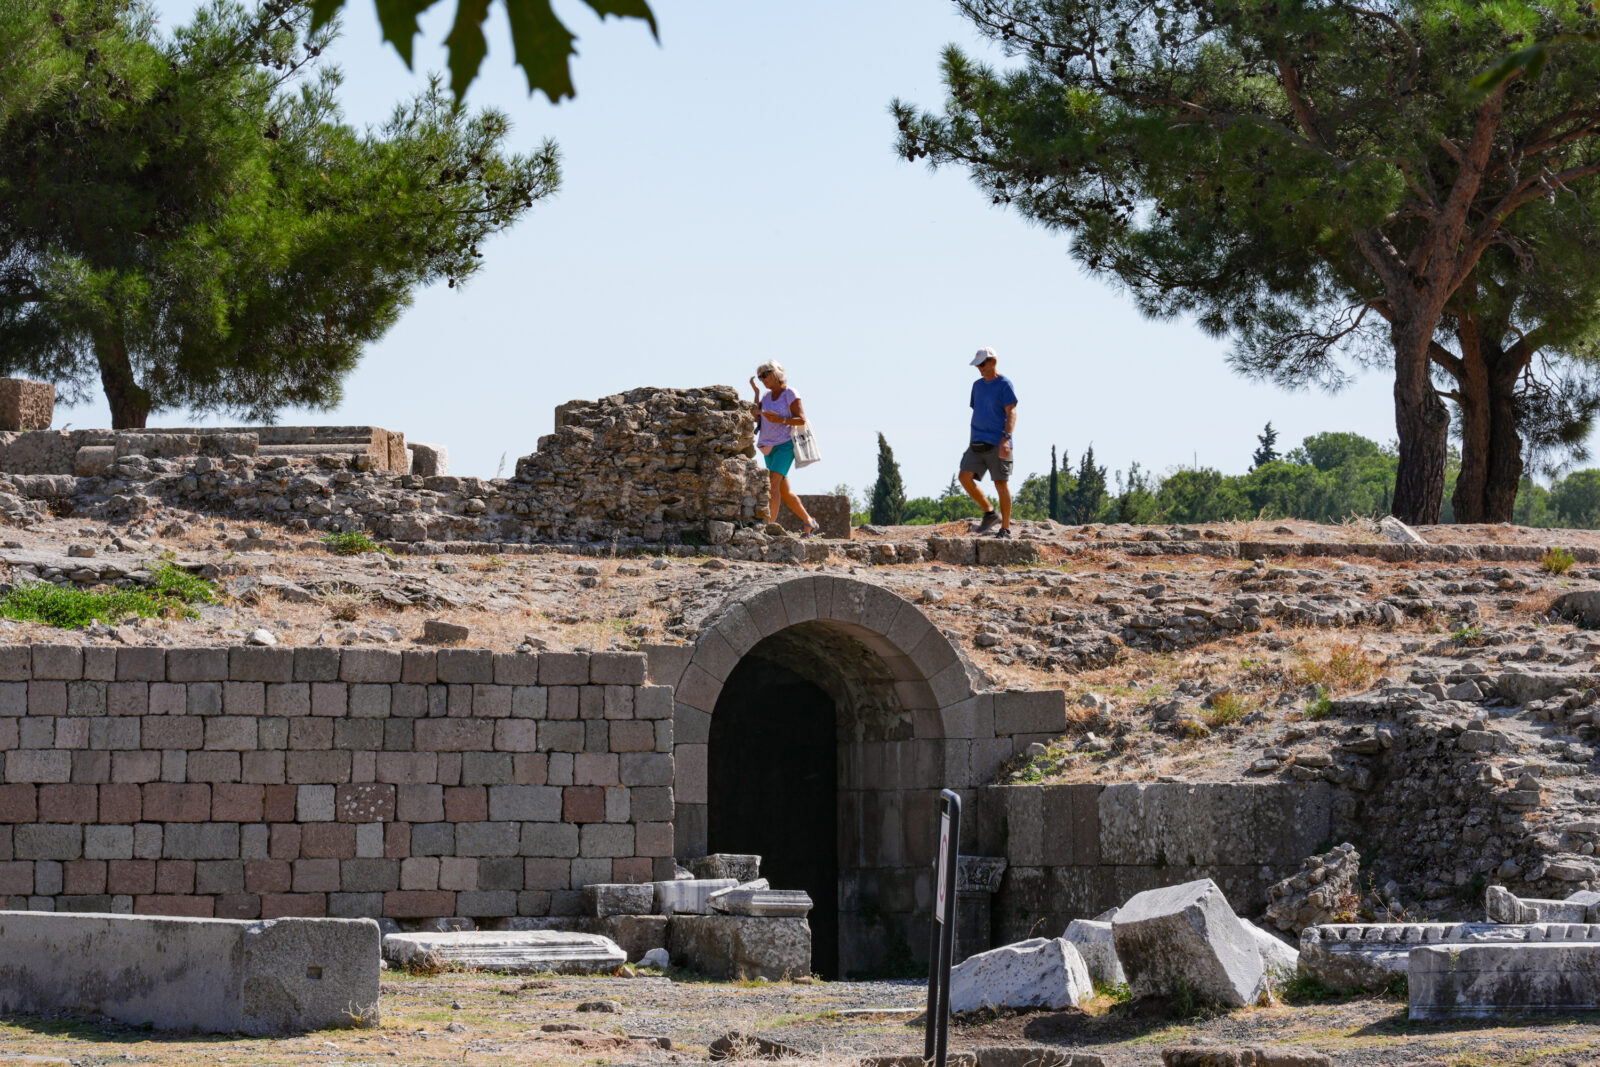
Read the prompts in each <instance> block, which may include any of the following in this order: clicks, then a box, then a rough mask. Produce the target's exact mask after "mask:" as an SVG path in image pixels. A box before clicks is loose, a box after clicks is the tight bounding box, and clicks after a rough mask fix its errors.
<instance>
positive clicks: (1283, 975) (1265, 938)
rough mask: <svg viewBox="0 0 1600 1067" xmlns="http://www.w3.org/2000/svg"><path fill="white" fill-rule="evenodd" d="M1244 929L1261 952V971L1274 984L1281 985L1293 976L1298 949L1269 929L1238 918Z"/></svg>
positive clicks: (1295, 970)
mask: <svg viewBox="0 0 1600 1067" xmlns="http://www.w3.org/2000/svg"><path fill="white" fill-rule="evenodd" d="M1239 921H1240V922H1242V923H1244V928H1245V930H1246V931H1247V932H1248V933H1249V934H1250V936H1251V937H1253V938H1254V939H1255V942H1256V948H1257V949H1259V950H1260V952H1261V971H1262V975H1263V976H1264V978H1265V979H1266V980H1267V981H1268V982H1270V983H1272V984H1273V985H1274V986H1281V985H1282V984H1283V983H1284V982H1287V981H1288V980H1289V979H1291V978H1293V977H1294V976H1295V973H1296V972H1297V971H1298V969H1299V963H1300V953H1299V951H1298V950H1297V949H1296V948H1295V947H1294V946H1293V945H1291V944H1289V943H1288V942H1287V941H1285V940H1283V938H1281V937H1279V936H1278V935H1277V934H1275V933H1273V932H1272V931H1271V930H1267V929H1264V928H1262V927H1260V926H1257V925H1256V924H1255V923H1253V922H1251V921H1250V920H1248V919H1240V920H1239Z"/></svg>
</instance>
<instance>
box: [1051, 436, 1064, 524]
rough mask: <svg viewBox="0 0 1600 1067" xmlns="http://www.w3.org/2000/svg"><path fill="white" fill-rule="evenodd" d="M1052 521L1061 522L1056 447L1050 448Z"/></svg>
mask: <svg viewBox="0 0 1600 1067" xmlns="http://www.w3.org/2000/svg"><path fill="white" fill-rule="evenodd" d="M1050 521H1051V522H1060V521H1061V487H1060V485H1059V483H1058V480H1057V477H1056V446H1055V445H1051V446H1050Z"/></svg>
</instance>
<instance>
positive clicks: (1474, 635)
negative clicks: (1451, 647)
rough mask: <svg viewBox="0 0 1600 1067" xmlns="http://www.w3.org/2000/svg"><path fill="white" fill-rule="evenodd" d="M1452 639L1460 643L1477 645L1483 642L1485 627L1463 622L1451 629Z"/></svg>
mask: <svg viewBox="0 0 1600 1067" xmlns="http://www.w3.org/2000/svg"><path fill="white" fill-rule="evenodd" d="M1450 640H1451V641H1452V642H1453V643H1455V644H1458V645H1467V646H1472V647H1475V646H1477V645H1479V644H1481V643H1482V642H1483V627H1482V626H1476V625H1472V624H1470V623H1462V624H1461V625H1460V626H1457V627H1456V628H1455V629H1454V630H1453V631H1451V633H1450Z"/></svg>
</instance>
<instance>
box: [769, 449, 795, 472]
mask: <svg viewBox="0 0 1600 1067" xmlns="http://www.w3.org/2000/svg"><path fill="white" fill-rule="evenodd" d="M766 460H767V470H769V471H771V472H773V473H774V474H776V475H778V477H780V478H787V477H789V468H790V467H792V466H794V442H793V441H785V442H783V444H781V445H773V446H772V451H771V452H768V453H767V455H766Z"/></svg>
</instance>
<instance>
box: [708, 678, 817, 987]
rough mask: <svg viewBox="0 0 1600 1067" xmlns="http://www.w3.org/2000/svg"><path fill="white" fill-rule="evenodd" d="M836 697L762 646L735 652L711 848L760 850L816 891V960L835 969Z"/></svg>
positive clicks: (717, 734) (783, 880) (722, 702)
mask: <svg viewBox="0 0 1600 1067" xmlns="http://www.w3.org/2000/svg"><path fill="white" fill-rule="evenodd" d="M836 719H837V715H836V712H835V708H834V703H833V698H832V697H830V696H829V695H828V694H827V693H825V692H824V691H823V690H822V689H820V688H819V687H818V686H816V685H814V684H813V683H811V682H809V681H807V680H806V679H805V678H803V677H801V676H800V675H798V674H796V673H795V672H793V671H791V670H789V669H788V668H786V667H783V666H781V665H779V664H777V663H774V662H772V661H770V660H766V659H763V658H761V657H759V656H756V655H749V656H746V657H745V658H744V659H742V660H740V661H739V666H737V667H735V668H734V671H733V673H732V674H730V675H729V676H728V680H727V682H726V683H724V685H723V687H722V696H721V697H720V698H719V699H718V701H717V710H716V712H715V713H714V714H713V715H712V717H711V740H710V747H709V751H708V753H707V759H708V764H707V779H706V782H707V798H706V799H707V802H708V803H707V815H708V819H707V825H706V847H707V849H708V850H709V851H711V852H743V853H752V852H753V853H755V854H757V855H759V856H761V873H762V875H763V876H764V877H765V878H766V879H767V880H768V881H770V882H771V883H772V884H773V885H775V886H778V887H780V888H783V889H804V890H805V891H806V892H807V893H809V894H810V895H811V901H812V905H813V906H812V909H811V916H810V918H811V969H812V970H813V971H815V972H816V973H817V974H820V975H822V976H823V977H825V978H836V977H838V971H839V862H838V844H837V840H838V832H837V831H838V828H837V803H836V800H837V798H836V796H835V789H836V784H835V783H836V782H837V779H838V773H837V772H838V767H837V764H836V748H837V744H836V741H835V737H834V733H835V721H836Z"/></svg>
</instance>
